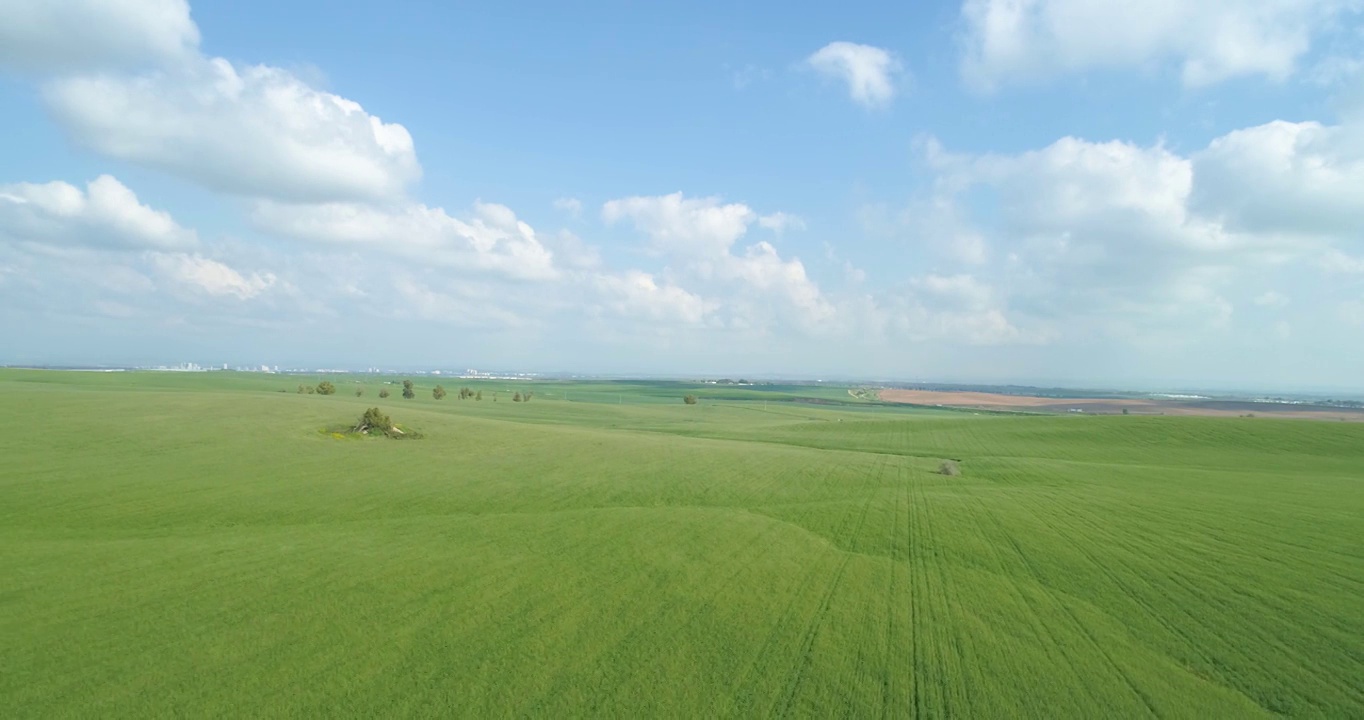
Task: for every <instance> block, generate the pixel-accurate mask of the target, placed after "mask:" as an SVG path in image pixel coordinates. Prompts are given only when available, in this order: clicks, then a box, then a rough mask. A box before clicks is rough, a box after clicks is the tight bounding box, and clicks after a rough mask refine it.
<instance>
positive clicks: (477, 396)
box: [474, 390, 483, 400]
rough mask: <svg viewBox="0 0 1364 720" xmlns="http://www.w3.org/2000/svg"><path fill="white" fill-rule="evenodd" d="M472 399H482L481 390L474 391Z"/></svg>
mask: <svg viewBox="0 0 1364 720" xmlns="http://www.w3.org/2000/svg"><path fill="white" fill-rule="evenodd" d="M474 399H475V400H482V399H483V391H482V390H479V391H478V392H476V393H474Z"/></svg>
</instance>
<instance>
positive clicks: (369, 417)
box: [351, 407, 394, 435]
mask: <svg viewBox="0 0 1364 720" xmlns="http://www.w3.org/2000/svg"><path fill="white" fill-rule="evenodd" d="M393 429H394V428H393V421H392V420H390V419H389V417H388V416H387V415H385V414H384V412H383V411H382V410H380V409H379V408H377V407H373V408H370V409H368V410H366V411H365V414H364V415H361V416H360V422H358V423H356V424H355V427H353V428H351V431H352V432H357V433H361V434H365V435H367V434H369V433H370V432H371V431H373V432H381V433H385V434H387V433H390V432H392V431H393Z"/></svg>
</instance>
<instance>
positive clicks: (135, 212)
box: [0, 175, 198, 250]
mask: <svg viewBox="0 0 1364 720" xmlns="http://www.w3.org/2000/svg"><path fill="white" fill-rule="evenodd" d="M3 238H8V239H10V240H11V241H16V242H27V243H38V244H43V245H55V246H67V247H88V248H100V249H125V250H130V249H158V250H174V249H183V248H189V247H193V246H194V245H195V244H197V242H198V239H197V237H196V235H195V233H194V231H193V230H189V229H186V228H184V227H181V226H180V225H179V224H177V223H176V222H175V220H174V219H173V218H172V217H171V216H170V214H169V213H167V212H165V211H161V210H154V209H152V208H150V207H148V206H146V205H143V204H142V203H141V202H139V201H138V199H137V195H136V194H134V193H133V191H132V190H130V189H128V187H127V186H125V185H124V184H123V183H121V182H119V181H118V180H117V179H115V178H113V177H111V176H109V175H101V176H99V177H98V178H96V179H94V180H92V181H91V182H90V183H89V184H87V185H86V187H85V190H81V189H80V188H78V187H76V186H74V185H70V184H68V183H65V182H61V181H55V182H49V183H43V184H34V183H18V184H13V185H0V239H3Z"/></svg>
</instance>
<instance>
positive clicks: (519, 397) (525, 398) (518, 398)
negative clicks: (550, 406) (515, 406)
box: [512, 392, 535, 402]
mask: <svg viewBox="0 0 1364 720" xmlns="http://www.w3.org/2000/svg"><path fill="white" fill-rule="evenodd" d="M534 394H535V393H530V392H526V393H516V394H515V395H512V402H530V398H531V395H534Z"/></svg>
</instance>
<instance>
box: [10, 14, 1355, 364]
mask: <svg viewBox="0 0 1364 720" xmlns="http://www.w3.org/2000/svg"><path fill="white" fill-rule="evenodd" d="M578 5H585V4H578ZM1362 13H1364V2H1362V1H1361V0H1254V1H1251V0H1207V1H1205V2H1202V3H1198V4H1190V3H1184V2H1177V1H1176V0H1156V1H1154V2H1149V3H1143V4H1141V7H1140V8H1133V7H1131V4H1129V3H1117V2H1111V1H1102V0H963V1H961V2H925V3H884V4H883V3H862V4H854V5H846V4H845V5H841V6H838V7H832V6H831V7H827V8H814V9H809V10H807V9H804V8H793V7H792V6H790V4H789V3H763V2H750V3H723V4H721V3H698V2H691V3H676V4H663V3H650V4H642V3H632V2H610V3H605V2H603V3H593V4H590V7H572V6H567V5H564V4H550V3H543V4H541V3H480V4H473V3H468V4H462V3H439V2H404V1H401V0H399V1H392V0H390V1H389V2H383V3H378V2H374V3H371V2H350V3H344V4H342V5H341V6H340V7H337V4H336V3H322V2H291V3H255V2H236V3H195V4H192V5H191V4H189V3H186V2H183V1H182V0H127V1H126V2H120V3H108V2H99V1H98V0H51V1H49V2H42V3H39V2H33V1H32V0H27V1H25V0H0V78H2V79H0V111H3V113H4V117H5V126H6V129H7V132H6V133H4V134H3V135H0V159H3V162H0V333H3V337H5V338H6V340H5V342H4V343H3V344H0V362H5V363H109V364H120V363H132V364H139V363H160V362H174V361H181V360H193V361H197V362H229V363H232V364H239V363H243V364H244V363H251V364H260V363H266V364H272V365H274V364H279V365H313V366H318V365H348V366H367V365H389V366H393V365H402V366H415V367H420V366H439V367H451V366H454V367H465V366H467V367H496V368H505V369H526V370H542V371H556V370H557V371H583V372H610V373H640V374H680V375H704V374H747V375H763V374H768V375H786V376H805V377H822V376H840V377H883V378H885V377H890V378H901V379H920V380H943V381H976V382H1010V381H1018V382H1047V383H1055V384H1066V385H1110V386H1122V385H1129V386H1143V387H1144V386H1151V387H1207V388H1217V387H1242V388H1259V387H1263V388H1285V389H1292V388H1344V389H1354V390H1364V379H1361V375H1360V373H1359V367H1360V365H1359V361H1358V358H1359V357H1360V356H1361V355H1362V354H1364V212H1361V211H1360V208H1364V16H1362Z"/></svg>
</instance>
